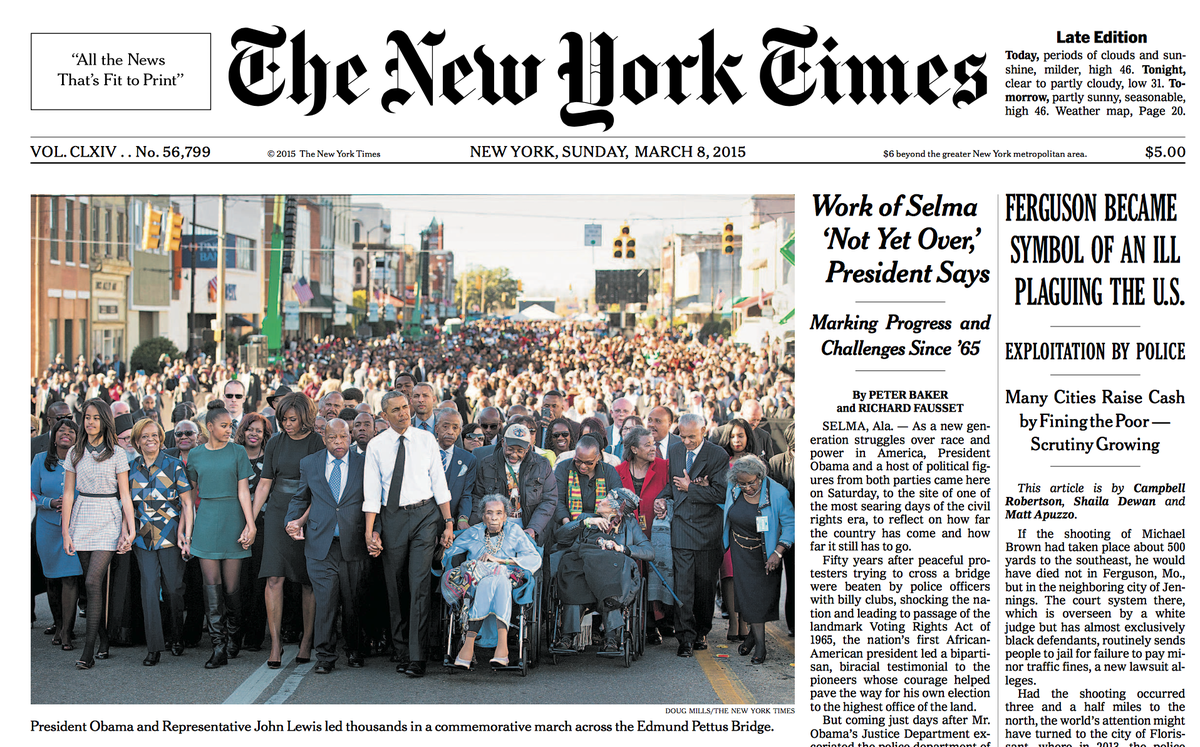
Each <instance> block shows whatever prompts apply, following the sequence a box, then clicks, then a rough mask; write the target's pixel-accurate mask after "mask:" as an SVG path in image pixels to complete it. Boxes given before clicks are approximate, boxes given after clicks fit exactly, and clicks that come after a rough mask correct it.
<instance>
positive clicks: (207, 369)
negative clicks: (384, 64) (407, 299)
mask: <svg viewBox="0 0 1200 747" xmlns="http://www.w3.org/2000/svg"><path fill="white" fill-rule="evenodd" d="M793 376H794V359H793V358H792V357H791V356H790V355H788V354H787V351H785V350H783V349H782V348H781V347H780V343H779V341H778V340H775V341H772V340H768V339H764V340H763V341H762V343H761V344H760V345H759V346H757V347H754V346H746V345H735V344H734V343H732V342H731V341H729V340H726V339H723V338H721V337H712V338H708V339H706V340H703V341H701V340H699V339H696V338H695V337H693V336H692V335H690V334H687V333H685V332H682V331H678V330H672V331H667V330H651V329H647V328H639V330H638V331H637V333H636V334H634V335H632V336H629V337H626V336H621V335H614V336H610V335H609V334H608V331H607V330H606V329H605V328H604V327H603V325H590V324H574V323H562V322H558V323H534V324H528V323H522V324H516V323H510V322H503V321H483V322H478V323H472V324H468V325H466V326H465V327H463V328H462V329H461V330H460V331H459V332H457V333H454V334H443V333H438V332H434V333H431V334H428V335H426V336H425V337H423V338H421V339H418V340H413V341H409V340H401V339H398V338H396V337H392V338H383V339H372V340H360V339H353V338H322V339H315V340H311V341H305V342H303V343H300V342H295V343H292V344H290V345H288V346H287V347H285V349H284V350H283V351H282V353H281V355H280V356H279V362H278V363H277V364H276V365H274V366H272V367H270V368H268V369H266V370H265V371H247V370H246V369H245V367H244V366H238V365H237V364H236V362H235V361H234V360H233V359H228V360H225V361H212V360H211V359H206V358H204V357H202V356H201V357H199V358H197V359H195V360H192V361H190V362H189V361H185V360H182V359H180V360H170V359H167V358H166V357H164V358H163V359H161V360H159V361H158V363H157V365H156V366H155V367H154V370H138V371H130V370H128V366H127V365H126V364H125V363H124V362H123V361H121V360H120V359H119V358H115V359H110V360H102V359H100V358H99V357H97V359H96V360H95V361H93V362H92V364H91V365H89V364H88V363H87V361H86V360H84V359H83V358H82V356H81V359H80V360H79V361H78V362H77V363H76V364H75V365H74V367H68V366H67V365H66V364H65V363H64V362H63V361H62V360H61V358H60V359H57V360H56V361H55V363H54V364H52V365H51V367H50V368H49V369H47V370H46V371H45V372H44V375H43V376H42V377H39V379H38V380H36V381H35V382H33V383H32V385H31V390H32V391H31V436H32V444H31V450H32V456H33V462H32V465H31V468H30V473H31V493H32V497H33V500H34V502H35V504H36V507H37V508H36V516H35V519H34V522H33V544H34V548H35V554H36V557H37V558H38V559H37V560H36V561H35V567H34V569H33V572H34V576H35V585H34V593H35V594H36V593H37V592H38V591H39V590H41V589H45V590H46V592H47V597H48V600H49V602H50V608H51V612H52V615H53V624H52V625H51V626H50V627H48V628H47V629H46V633H47V634H48V635H50V636H52V638H51V641H52V643H53V644H54V645H56V646H59V647H61V648H62V649H63V650H67V651H74V650H79V651H80V653H79V655H78V658H77V659H76V660H75V666H76V667H77V668H79V669H88V668H91V667H92V666H94V665H95V661H96V659H104V658H107V657H108V655H109V649H110V644H111V643H113V642H116V643H117V644H118V645H133V644H136V643H138V642H140V641H141V640H143V639H144V641H145V643H146V649H147V654H146V658H145V660H144V662H143V663H144V664H146V665H147V666H154V665H157V664H158V663H159V662H160V661H161V654H162V653H163V652H166V651H169V652H170V653H171V654H172V655H174V656H182V655H184V654H185V652H186V649H187V648H188V647H193V646H196V645H198V643H199V640H200V638H201V636H202V634H203V631H204V630H207V632H208V636H209V640H210V644H211V655H210V656H209V658H208V660H207V661H206V662H205V665H204V666H205V667H209V668H214V667H220V666H223V665H224V664H226V663H227V662H228V660H229V659H231V658H235V657H237V656H238V655H239V654H240V653H241V652H242V651H245V650H251V651H259V650H262V649H263V648H267V649H268V654H267V665H268V666H269V667H273V668H277V667H280V666H282V660H283V652H284V647H285V646H287V645H296V646H297V647H298V648H297V652H296V655H295V660H296V661H297V662H300V663H304V662H307V661H309V660H311V659H312V658H315V659H316V660H317V664H316V671H317V672H319V673H327V672H329V671H332V669H333V668H334V666H335V662H336V661H337V660H338V651H337V641H338V637H339V636H338V634H339V630H340V638H341V641H342V645H343V647H344V649H345V658H346V662H347V664H348V666H350V667H352V668H354V667H361V666H363V665H364V660H365V658H366V657H367V656H372V655H387V656H389V657H390V659H391V661H392V662H393V663H395V664H396V665H397V666H396V669H397V671H398V672H402V673H404V674H407V675H408V676H410V677H421V676H423V675H424V674H425V663H426V661H427V659H428V657H429V654H430V643H431V642H430V640H429V632H430V630H431V619H432V616H433V615H434V614H435V610H437V609H438V605H436V604H435V601H436V600H435V596H436V595H438V594H439V593H440V595H441V596H442V597H443V598H444V599H445V600H446V601H447V602H449V603H454V602H456V601H461V600H463V599H464V598H467V601H468V602H469V605H468V607H469V609H470V613H469V615H468V620H467V621H466V622H467V625H466V629H467V634H466V637H465V642H464V643H463V646H462V648H461V650H459V651H458V652H457V656H456V662H455V663H456V665H457V666H460V667H463V668H469V667H470V666H471V665H472V662H473V661H474V660H475V659H476V657H477V654H476V651H475V642H476V639H477V638H478V640H479V641H481V642H484V643H486V644H495V645H494V650H495V655H494V656H492V657H491V658H490V663H491V664H492V665H493V666H504V665H507V663H508V650H507V647H506V644H507V642H508V641H509V640H510V639H509V638H508V636H507V627H508V625H509V624H510V615H511V612H512V608H511V598H512V594H513V591H514V589H518V588H521V587H522V586H524V585H526V584H528V583H529V582H530V581H531V580H532V579H534V578H535V577H537V578H539V579H540V580H541V582H542V583H549V584H555V585H556V588H557V590H558V595H559V596H560V597H561V599H562V601H563V604H564V608H563V609H564V615H563V619H564V624H563V625H562V629H561V630H560V631H559V635H558V637H557V638H556V639H555V640H553V641H551V643H550V645H551V647H552V649H554V650H561V651H568V650H581V649H582V647H583V642H582V641H581V638H580V626H579V618H580V616H581V615H582V614H583V611H584V609H585V608H586V606H587V605H588V604H589V603H599V605H600V608H601V609H602V611H603V623H602V626H601V627H602V629H603V630H604V634H603V635H604V637H603V639H602V642H601V644H600V651H601V652H605V653H611V652H612V651H613V650H614V647H617V646H619V641H618V640H617V639H616V637H615V631H616V630H617V629H618V628H619V627H620V626H621V624H623V623H622V621H621V619H620V605H618V604H616V603H615V602H612V603H610V602H611V600H615V599H617V598H619V597H621V596H623V595H624V594H625V593H626V592H627V590H622V589H619V588H617V587H614V586H613V582H614V580H615V577H613V578H604V577H603V574H598V573H597V572H596V570H595V567H594V565H595V564H594V562H593V561H594V557H593V556H595V555H596V553H600V554H601V555H602V556H603V557H604V558H613V559H619V560H620V562H616V561H615V560H614V562H608V563H605V564H604V565H605V567H620V568H631V567H633V566H635V565H636V566H638V567H639V568H641V569H642V570H641V575H643V576H644V577H645V579H646V583H647V585H648V588H647V597H648V599H649V608H648V610H647V628H648V638H649V642H650V643H652V644H657V643H661V642H662V641H663V639H664V637H668V636H673V637H674V638H675V639H676V642H677V653H678V655H679V656H683V657H688V656H691V655H692V652H693V651H696V650H703V649H705V648H707V646H708V636H709V634H710V632H711V630H712V627H713V622H714V619H716V618H718V616H720V615H722V614H725V615H727V616H728V619H729V624H728V629H727V631H726V637H727V639H728V640H730V641H735V642H738V643H739V644H740V645H739V646H738V652H739V653H740V654H742V655H751V654H752V655H753V656H752V659H751V660H752V661H754V662H756V663H761V662H762V661H764V660H765V658H766V656H767V650H766V641H767V637H766V635H765V624H766V623H767V622H771V621H773V620H778V619H779V618H780V611H779V600H780V589H781V586H780V585H781V580H782V578H783V577H784V575H785V574H786V576H787V585H786V586H787V598H786V601H785V604H784V615H783V616H784V619H785V620H786V623H787V627H788V630H789V631H793V630H794V617H793V614H794V603H793V602H792V598H793V573H794V568H793V561H792V545H793V543H794V536H795V531H794V516H793V512H792V507H791V494H792V491H793V489H794V482H793V481H794V476H793V470H794V467H793V464H794V462H793V452H794V430H793V429H794V426H793V425H791V424H790V423H791V420H792V419H793V418H794V399H793V390H792V380H793ZM552 553H561V554H562V555H561V556H559V557H561V558H562V560H561V561H560V562H556V566H557V570H556V572H555V573H554V574H551V573H550V571H549V568H550V564H549V557H550V554H552ZM450 557H457V558H458V559H459V560H460V561H463V562H459V563H457V564H454V563H450V562H449V559H450ZM543 559H545V561H546V562H543ZM556 560H557V558H556ZM444 561H445V562H444ZM433 574H440V577H441V578H440V581H439V580H436V577H435V576H434V575H433ZM80 579H82V584H81V582H80ZM81 587H82V588H81ZM718 597H720V605H719V606H718V602H717V598H718ZM77 608H78V609H79V610H80V611H81V612H83V613H84V614H86V620H87V624H86V626H85V627H86V630H85V634H84V636H83V641H82V643H79V642H77V641H76V632H75V617H76V612H77ZM722 609H723V610H724V613H722V612H721V610H722ZM614 613H615V616H614ZM339 620H340V625H339ZM479 636H483V637H482V638H479Z"/></svg>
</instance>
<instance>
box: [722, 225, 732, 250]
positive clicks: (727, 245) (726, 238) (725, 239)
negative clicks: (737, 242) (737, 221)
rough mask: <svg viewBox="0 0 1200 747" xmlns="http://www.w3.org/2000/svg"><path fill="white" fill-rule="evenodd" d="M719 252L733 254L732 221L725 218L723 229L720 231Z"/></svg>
mask: <svg viewBox="0 0 1200 747" xmlns="http://www.w3.org/2000/svg"><path fill="white" fill-rule="evenodd" d="M721 252H722V253H724V254H733V223H731V222H730V221H729V219H728V218H726V219H725V230H724V231H723V232H722V233H721Z"/></svg>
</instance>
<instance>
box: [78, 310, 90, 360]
mask: <svg viewBox="0 0 1200 747" xmlns="http://www.w3.org/2000/svg"><path fill="white" fill-rule="evenodd" d="M87 339H88V336H87V319H80V320H79V354H80V355H82V356H84V357H85V358H86V357H87Z"/></svg>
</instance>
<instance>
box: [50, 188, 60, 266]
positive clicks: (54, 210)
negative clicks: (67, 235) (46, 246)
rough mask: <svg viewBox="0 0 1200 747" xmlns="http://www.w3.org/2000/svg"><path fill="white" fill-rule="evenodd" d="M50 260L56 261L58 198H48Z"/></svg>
mask: <svg viewBox="0 0 1200 747" xmlns="http://www.w3.org/2000/svg"><path fill="white" fill-rule="evenodd" d="M50 261H51V262H57V261H58V198H57V197H51V198H50Z"/></svg>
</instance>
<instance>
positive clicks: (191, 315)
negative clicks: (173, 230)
mask: <svg viewBox="0 0 1200 747" xmlns="http://www.w3.org/2000/svg"><path fill="white" fill-rule="evenodd" d="M191 246H192V306H191V309H190V310H189V311H188V339H187V349H188V358H189V360H190V359H191V358H192V357H193V356H195V355H196V352H197V351H196V344H195V339H196V338H195V334H196V195H192V245H191Z"/></svg>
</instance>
